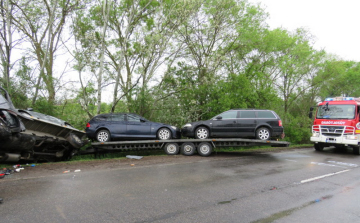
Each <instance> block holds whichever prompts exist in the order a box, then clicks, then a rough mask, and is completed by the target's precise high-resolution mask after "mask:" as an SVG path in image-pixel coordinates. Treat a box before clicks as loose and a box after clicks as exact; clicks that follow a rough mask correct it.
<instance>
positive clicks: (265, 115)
mask: <svg viewBox="0 0 360 223" xmlns="http://www.w3.org/2000/svg"><path fill="white" fill-rule="evenodd" d="M257 113H258V118H276V116H275V115H274V113H272V112H271V111H258V112H257Z"/></svg>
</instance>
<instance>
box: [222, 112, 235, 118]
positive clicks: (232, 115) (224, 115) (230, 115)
mask: <svg viewBox="0 0 360 223" xmlns="http://www.w3.org/2000/svg"><path fill="white" fill-rule="evenodd" d="M237 113H238V112H237V111H227V112H224V113H222V114H221V115H220V116H221V117H222V119H234V118H236V117H237Z"/></svg>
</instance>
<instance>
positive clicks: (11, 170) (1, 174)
mask: <svg viewBox="0 0 360 223" xmlns="http://www.w3.org/2000/svg"><path fill="white" fill-rule="evenodd" d="M24 169H25V168H24V167H23V166H21V165H20V164H16V165H14V166H13V167H12V168H5V167H4V168H2V169H1V170H0V179H2V178H4V177H5V176H6V175H10V174H13V173H20V171H22V170H24Z"/></svg>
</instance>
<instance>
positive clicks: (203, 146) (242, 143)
mask: <svg viewBox="0 0 360 223" xmlns="http://www.w3.org/2000/svg"><path fill="white" fill-rule="evenodd" d="M289 144H290V143H289V142H286V141H275V140H258V139H240V138H235V139H234V138H228V139H224V138H221V139H172V140H139V141H112V142H93V143H92V144H91V147H89V148H88V150H89V151H90V150H92V151H93V152H95V153H96V152H107V151H108V152H110V151H124V150H149V149H153V150H161V149H164V151H165V153H166V154H168V155H176V154H178V153H179V152H180V153H181V154H183V155H186V156H191V155H193V154H195V153H196V152H197V153H198V154H199V155H201V156H209V155H210V154H211V153H212V152H213V150H214V149H215V148H220V147H247V146H265V145H268V146H276V147H288V146H289Z"/></svg>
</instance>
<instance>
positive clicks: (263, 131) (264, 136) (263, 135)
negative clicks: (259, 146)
mask: <svg viewBox="0 0 360 223" xmlns="http://www.w3.org/2000/svg"><path fill="white" fill-rule="evenodd" d="M270 137H271V133H270V130H269V129H268V128H265V127H261V128H259V129H257V130H256V139H260V140H269V139H270Z"/></svg>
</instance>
